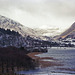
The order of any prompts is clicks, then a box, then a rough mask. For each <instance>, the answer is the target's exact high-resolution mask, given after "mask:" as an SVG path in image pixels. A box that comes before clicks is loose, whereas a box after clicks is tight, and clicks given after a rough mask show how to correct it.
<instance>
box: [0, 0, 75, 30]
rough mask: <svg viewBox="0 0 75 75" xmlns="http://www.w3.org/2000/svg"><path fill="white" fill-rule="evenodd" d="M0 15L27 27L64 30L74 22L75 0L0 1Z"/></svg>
mask: <svg viewBox="0 0 75 75" xmlns="http://www.w3.org/2000/svg"><path fill="white" fill-rule="evenodd" d="M0 15H3V16H6V17H8V18H11V19H13V20H15V21H18V22H19V23H21V24H23V25H25V26H27V27H32V28H33V27H35V28H36V27H39V28H49V27H57V28H60V29H66V28H68V27H70V26H71V24H72V23H73V22H74V21H75V0H0Z"/></svg>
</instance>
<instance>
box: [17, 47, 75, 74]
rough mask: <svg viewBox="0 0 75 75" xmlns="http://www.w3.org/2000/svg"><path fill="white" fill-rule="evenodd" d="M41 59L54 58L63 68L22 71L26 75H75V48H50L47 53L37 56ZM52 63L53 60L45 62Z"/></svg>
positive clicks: (54, 67) (53, 67)
mask: <svg viewBox="0 0 75 75" xmlns="http://www.w3.org/2000/svg"><path fill="white" fill-rule="evenodd" d="M37 56H39V57H53V58H55V59H57V61H54V62H57V63H61V64H63V66H52V67H46V68H39V69H36V70H30V71H20V72H17V73H19V74H24V75H75V48H48V52H47V53H43V54H39V55H37ZM43 61H50V62H51V61H52V62H53V60H43ZM59 68H61V69H59Z"/></svg>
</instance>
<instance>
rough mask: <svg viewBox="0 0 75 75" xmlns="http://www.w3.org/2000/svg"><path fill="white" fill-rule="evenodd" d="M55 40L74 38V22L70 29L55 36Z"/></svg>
mask: <svg viewBox="0 0 75 75" xmlns="http://www.w3.org/2000/svg"><path fill="white" fill-rule="evenodd" d="M56 38H57V39H59V38H62V39H65V38H75V22H74V23H73V24H72V25H71V27H70V28H68V29H67V30H66V31H64V32H63V33H62V34H61V35H60V36H57V37H56Z"/></svg>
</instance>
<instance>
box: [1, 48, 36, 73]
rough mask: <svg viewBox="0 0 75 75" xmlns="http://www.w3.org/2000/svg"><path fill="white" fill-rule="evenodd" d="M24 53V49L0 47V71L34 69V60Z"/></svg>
mask: <svg viewBox="0 0 75 75" xmlns="http://www.w3.org/2000/svg"><path fill="white" fill-rule="evenodd" d="M25 53H27V52H26V50H23V49H21V48H20V49H19V48H16V47H6V48H0V73H8V72H14V71H16V70H21V69H22V70H29V69H34V66H35V62H34V60H32V59H31V58H30V57H29V56H27V55H26V54H25Z"/></svg>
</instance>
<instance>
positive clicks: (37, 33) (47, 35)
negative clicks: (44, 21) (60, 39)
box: [0, 15, 61, 40]
mask: <svg viewBox="0 0 75 75" xmlns="http://www.w3.org/2000/svg"><path fill="white" fill-rule="evenodd" d="M0 28H4V29H6V30H7V29H10V30H14V31H16V32H19V34H21V35H22V36H23V37H26V36H28V35H29V36H31V37H32V38H36V39H42V40H52V37H53V36H55V35H58V34H60V33H61V32H60V30H59V28H46V29H42V28H34V29H32V28H28V27H26V26H24V25H22V24H20V23H18V22H15V21H14V20H12V19H9V18H7V17H5V16H1V15H0Z"/></svg>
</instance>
